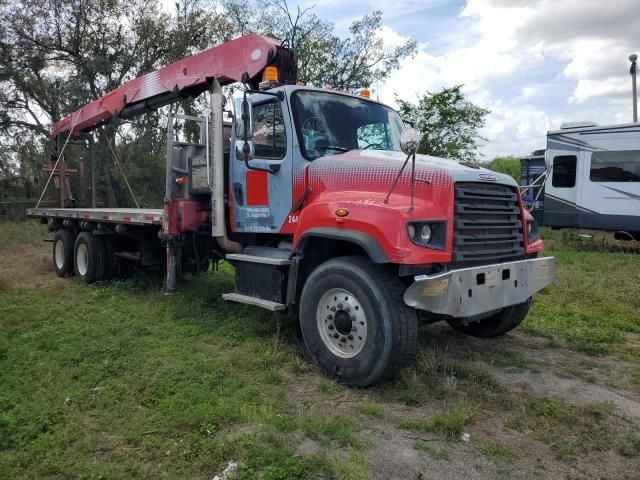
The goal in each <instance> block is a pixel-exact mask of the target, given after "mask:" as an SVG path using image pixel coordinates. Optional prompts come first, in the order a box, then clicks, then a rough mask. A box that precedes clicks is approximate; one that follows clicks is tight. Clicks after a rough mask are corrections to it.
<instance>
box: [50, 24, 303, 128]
mask: <svg viewBox="0 0 640 480" xmlns="http://www.w3.org/2000/svg"><path fill="white" fill-rule="evenodd" d="M272 63H280V64H281V65H280V67H281V68H280V69H281V70H283V71H282V72H281V75H282V76H283V77H285V78H282V79H281V81H283V83H285V82H286V81H287V80H289V78H288V77H291V78H294V77H295V73H296V72H295V59H294V58H293V52H291V51H290V50H289V49H287V48H285V47H283V46H281V43H280V42H279V41H277V40H274V39H272V38H267V37H263V36H261V35H258V34H255V33H250V34H248V35H245V36H243V37H240V38H236V39H234V40H231V41H228V42H226V43H223V44H221V45H218V46H216V47H213V48H209V49H207V50H204V51H202V52H200V53H197V54H195V55H192V56H190V57H186V58H184V59H182V60H179V61H177V62H175V63H172V64H170V65H167V66H165V67H162V68H159V69H158V70H155V71H153V72H151V73H148V74H146V75H142V76H140V77H137V78H134V79H133V80H130V81H128V82H126V83H124V84H122V85H121V86H120V87H118V88H116V89H115V90H112V91H111V92H109V93H107V94H105V95H103V96H102V97H100V98H98V99H97V100H94V101H92V102H90V103H88V104H87V105H85V106H84V107H82V108H80V109H79V110H76V111H75V112H73V113H71V114H70V115H68V116H67V117H65V118H63V119H62V120H60V121H59V122H56V123H55V124H54V125H53V127H52V129H51V135H52V137H54V138H55V137H56V136H57V135H60V134H64V133H70V134H71V135H73V136H75V135H79V134H80V133H82V132H87V131H90V130H92V129H94V128H96V127H99V126H100V125H102V124H104V123H105V122H107V121H108V120H110V119H111V118H113V117H116V116H118V117H120V118H132V117H135V116H137V115H140V114H143V113H146V112H148V111H151V110H155V109H157V108H159V107H162V106H164V105H168V104H170V103H173V102H175V101H177V100H179V99H181V98H188V97H195V96H197V95H199V94H201V93H202V92H204V91H205V90H207V89H208V88H209V85H210V83H211V81H212V80H213V79H216V80H217V81H218V83H219V84H220V85H221V86H224V85H228V84H230V83H234V82H239V81H241V80H243V76H244V74H245V73H246V74H247V75H248V77H249V81H250V82H251V83H255V82H256V77H258V75H259V74H260V73H261V72H262V71H263V69H264V68H265V67H266V66H267V65H270V64H272ZM282 67H284V69H283V68H282ZM287 67H289V68H288V70H289V71H287ZM245 79H246V78H245ZM258 80H259V79H258ZM294 81H295V80H294ZM287 83H288V82H287Z"/></svg>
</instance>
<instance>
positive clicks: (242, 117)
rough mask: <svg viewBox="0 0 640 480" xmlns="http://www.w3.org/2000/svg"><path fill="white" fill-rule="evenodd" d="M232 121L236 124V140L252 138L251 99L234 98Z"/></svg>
mask: <svg viewBox="0 0 640 480" xmlns="http://www.w3.org/2000/svg"><path fill="white" fill-rule="evenodd" d="M233 111H234V120H235V124H236V138H238V139H242V140H250V139H251V138H253V108H251V99H249V98H246V96H245V97H244V98H236V99H235V100H234V101H233Z"/></svg>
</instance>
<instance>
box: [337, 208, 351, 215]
mask: <svg viewBox="0 0 640 480" xmlns="http://www.w3.org/2000/svg"><path fill="white" fill-rule="evenodd" d="M347 215H349V210H347V209H346V208H339V209H337V210H336V216H338V217H346V216H347Z"/></svg>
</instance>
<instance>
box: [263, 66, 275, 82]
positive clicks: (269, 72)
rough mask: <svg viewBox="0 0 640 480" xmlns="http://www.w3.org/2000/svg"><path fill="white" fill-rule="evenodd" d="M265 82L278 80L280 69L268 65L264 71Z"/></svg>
mask: <svg viewBox="0 0 640 480" xmlns="http://www.w3.org/2000/svg"><path fill="white" fill-rule="evenodd" d="M262 81H263V82H277V81H278V69H277V68H276V67H266V68H265V69H264V72H262Z"/></svg>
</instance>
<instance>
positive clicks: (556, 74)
mask: <svg viewBox="0 0 640 480" xmlns="http://www.w3.org/2000/svg"><path fill="white" fill-rule="evenodd" d="M637 6H638V5H637V2H636V1H634V0H608V1H607V3H606V5H604V4H603V3H602V2H599V1H598V2H596V1H584V0H563V1H561V2H558V1H553V0H538V1H535V0H521V1H513V0H468V1H467V3H466V5H465V7H464V8H463V9H462V10H461V11H460V12H459V13H458V19H462V20H464V22H465V23H464V28H461V27H460V24H458V28H459V29H460V30H459V31H458V32H454V33H459V36H460V37H461V38H463V39H464V41H463V42H462V44H460V43H455V44H452V45H451V48H445V49H441V50H440V51H439V52H438V53H435V52H434V50H433V49H431V48H430V46H429V44H427V43H423V44H419V47H418V53H417V54H416V56H415V57H414V58H413V59H405V60H404V61H403V62H401V65H400V69H399V70H398V71H396V72H393V73H392V74H391V76H390V77H389V78H388V80H387V81H386V82H385V84H384V86H382V88H381V90H380V99H381V100H383V101H385V102H388V103H391V104H394V103H395V102H394V96H395V95H397V96H399V97H400V98H402V99H405V100H415V99H416V97H417V96H418V95H421V94H423V93H425V92H427V91H434V90H438V89H440V88H442V87H446V86H451V85H455V84H464V85H465V87H464V90H465V93H466V94H467V96H468V97H469V98H470V99H471V100H472V101H474V102H475V103H478V104H479V105H481V106H483V107H485V108H489V109H490V110H491V114H490V115H489V117H488V118H487V125H486V127H485V128H484V130H483V135H484V136H486V137H487V138H488V139H489V143H487V145H486V146H484V147H483V149H482V150H483V152H484V154H485V156H486V157H489V158H490V157H491V156H493V155H496V154H501V155H502V154H510V153H516V154H520V153H526V152H528V151H531V150H533V149H537V148H541V147H544V144H545V133H546V131H547V130H549V129H554V128H558V127H559V126H560V124H561V123H562V122H564V121H575V120H587V119H589V120H594V121H596V122H598V123H600V124H606V123H615V122H628V121H629V111H630V79H629V74H628V70H629V62H628V60H627V56H628V54H629V53H631V52H632V51H633V49H634V48H633V47H634V46H635V48H636V49H640V44H638V43H637V41H638V40H637V39H638V37H637V15H636V10H637ZM452 23H453V22H452ZM384 38H385V39H386V38H388V39H389V41H390V42H393V41H398V39H399V38H402V36H401V35H399V34H397V33H396V32H394V31H393V30H392V29H390V28H388V27H386V28H385V32H384ZM419 40H425V41H429V40H430V39H429V38H428V37H427V38H424V39H419Z"/></svg>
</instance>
